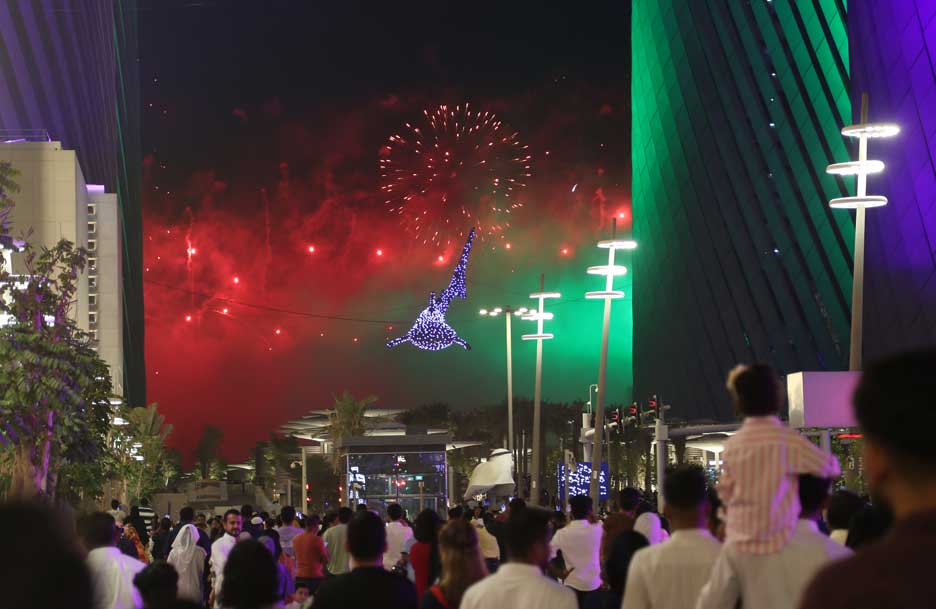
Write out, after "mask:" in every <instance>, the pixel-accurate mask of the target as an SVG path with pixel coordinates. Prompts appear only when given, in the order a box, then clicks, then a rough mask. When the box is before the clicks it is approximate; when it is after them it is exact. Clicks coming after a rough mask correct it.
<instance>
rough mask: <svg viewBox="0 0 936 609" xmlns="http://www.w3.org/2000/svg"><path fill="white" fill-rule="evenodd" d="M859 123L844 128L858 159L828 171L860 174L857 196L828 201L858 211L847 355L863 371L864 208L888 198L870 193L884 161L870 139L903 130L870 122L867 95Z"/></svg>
mask: <svg viewBox="0 0 936 609" xmlns="http://www.w3.org/2000/svg"><path fill="white" fill-rule="evenodd" d="M860 121H861V122H860V123H859V124H857V125H849V126H847V127H844V128H843V129H842V135H844V136H846V137H856V138H858V160H857V161H848V162H845V163H833V164H831V165H829V166H828V167H826V173H830V174H833V175H840V176H846V175H853V176H856V177H857V184H856V192H855V195H856V196H854V197H839V198H836V199H832V200H831V201H829V207H831V208H833V209H854V210H855V263H854V274H853V278H852V311H851V313H852V317H851V339H850V349H849V354H848V369H849V370H861V350H862V344H861V342H862V333H863V332H862V321H863V317H864V249H865V247H864V246H865V210H866V209H867V208H869V207H882V206H884V205H887V197H882V196H880V195H868V194H867V187H868V175H869V174H872V173H880V172H882V171H884V163H882V162H881V161H876V160H869V159H868V139H869V138H872V137H874V138H877V137H893V136H895V135H897V134H898V133H900V127H899V126H897V125H895V124H893V123H869V122H868V94H867V93H862V94H861V115H860Z"/></svg>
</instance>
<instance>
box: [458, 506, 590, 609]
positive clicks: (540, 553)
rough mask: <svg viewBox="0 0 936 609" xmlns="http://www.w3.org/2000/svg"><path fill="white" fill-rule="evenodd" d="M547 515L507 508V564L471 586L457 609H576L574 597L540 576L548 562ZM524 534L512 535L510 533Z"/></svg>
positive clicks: (525, 508) (533, 510)
mask: <svg viewBox="0 0 936 609" xmlns="http://www.w3.org/2000/svg"><path fill="white" fill-rule="evenodd" d="M549 518H550V514H549V512H548V511H546V510H543V509H539V508H534V507H524V508H519V509H514V508H511V511H510V516H509V517H508V519H507V522H506V525H505V526H506V529H507V538H508V548H507V551H508V555H509V562H507V563H506V564H503V565H501V566H500V568H499V569H497V573H495V574H494V575H489V576H488V577H485V578H484V579H482V580H481V581H479V582H477V583H475V584H473V585H472V586H471V587H469V588H468V589H467V590H466V591H465V594H464V596H462V601H461V605H460V609H527V608H529V609H578V601H577V600H576V597H575V593H574V592H573V591H572V590H571V589H570V588H567V587H565V586H563V585H561V584H559V583H557V582H556V581H555V580H552V579H550V578H548V577H546V576H545V575H543V569H544V568H545V567H546V563H547V562H548V561H549ZM515 529H516V530H519V531H525V534H523V535H512V534H511V531H512V530H515Z"/></svg>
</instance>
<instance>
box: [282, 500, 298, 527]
mask: <svg viewBox="0 0 936 609" xmlns="http://www.w3.org/2000/svg"><path fill="white" fill-rule="evenodd" d="M280 517H282V519H283V525H285V526H289V525H290V524H291V523H292V521H293V520H295V519H296V508H294V507H293V506H291V505H287V506H285V507H284V508H283V509H281V510H280Z"/></svg>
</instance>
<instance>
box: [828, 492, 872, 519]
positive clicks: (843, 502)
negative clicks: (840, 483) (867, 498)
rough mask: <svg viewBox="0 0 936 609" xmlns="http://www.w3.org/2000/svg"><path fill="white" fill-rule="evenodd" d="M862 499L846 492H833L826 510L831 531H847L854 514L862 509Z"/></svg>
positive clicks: (863, 504)
mask: <svg viewBox="0 0 936 609" xmlns="http://www.w3.org/2000/svg"><path fill="white" fill-rule="evenodd" d="M864 506H865V502H864V499H862V498H861V497H859V496H858V495H856V494H855V493H853V492H851V491H847V490H844V489H843V490H840V491H835V492H834V493H833V494H832V496H831V497H830V498H829V507H828V508H827V509H826V512H827V516H828V520H829V526H830V527H831V528H833V529H847V528H848V525H849V524H851V520H852V518H854V517H855V514H857V513H858V512H860V511H861V510H862V508H864Z"/></svg>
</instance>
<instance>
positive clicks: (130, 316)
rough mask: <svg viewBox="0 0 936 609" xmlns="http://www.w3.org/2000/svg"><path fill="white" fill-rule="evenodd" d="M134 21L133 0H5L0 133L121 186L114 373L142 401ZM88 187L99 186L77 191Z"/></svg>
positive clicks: (0, 9) (0, 6)
mask: <svg viewBox="0 0 936 609" xmlns="http://www.w3.org/2000/svg"><path fill="white" fill-rule="evenodd" d="M136 28H137V8H136V1H135V0H82V1H80V2H79V1H65V2H63V1H61V0H35V1H34V0H3V2H0V83H2V85H3V86H2V87H0V134H2V136H3V137H2V139H0V141H4V142H6V141H9V142H10V143H11V145H12V144H13V143H19V142H20V141H21V140H25V144H28V145H30V146H32V145H34V144H29V140H35V139H43V138H41V137H39V136H40V135H41V136H43V137H44V139H47V140H48V142H47V143H49V144H50V145H53V146H55V145H57V147H58V149H59V152H62V153H65V152H67V151H74V155H75V156H76V158H75V164H76V166H77V167H79V173H81V174H82V176H83V180H84V181H85V182H86V183H89V184H98V185H101V186H103V191H104V192H106V193H115V194H116V206H115V208H114V214H115V216H116V220H117V223H116V228H115V231H117V233H118V234H116V235H115V236H116V237H117V239H116V240H115V241H114V242H115V243H119V247H120V249H119V258H120V264H119V265H118V267H117V268H119V272H120V274H121V278H120V279H121V280H120V282H119V286H120V287H119V290H120V294H119V296H120V298H119V303H120V307H121V309H122V311H121V321H120V324H121V328H120V330H119V332H116V333H115V334H114V336H118V337H119V340H120V341H121V342H122V352H123V356H122V357H123V364H122V366H121V369H122V371H117V370H115V373H118V374H120V375H121V377H122V378H118V379H115V383H116V384H118V385H121V386H122V387H123V390H124V394H125V397H126V398H127V399H128V401H129V402H130V403H131V404H144V403H145V401H146V386H145V383H146V375H145V369H144V361H143V357H144V350H143V284H142V214H141V193H140V161H141V154H142V152H141V149H140V133H139V125H140V120H139V112H140V100H139V72H138V57H137V50H136V47H137V30H136ZM45 134H48V137H45ZM86 195H87V196H89V197H91V199H94V198H96V197H98V196H103V195H100V193H97V192H92V193H81V192H79V193H78V195H77V196H78V197H79V198H81V197H84V196H86ZM59 203H61V204H62V205H66V202H59ZM23 204H25V203H23ZM105 208H106V205H105V206H104V207H99V208H98V209H99V210H101V211H102V212H103V211H105ZM86 211H87V210H86ZM17 213H18V214H19V213H22V214H26V215H27V216H31V215H35V214H33V213H32V212H31V211H29V210H22V212H19V211H18V212H17ZM23 217H25V216H23ZM49 221H55V220H54V219H52V218H50V219H49ZM63 234H64V233H63ZM98 319H99V321H98V323H107V322H105V320H104V319H103V317H102V316H100V315H99V316H98Z"/></svg>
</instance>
